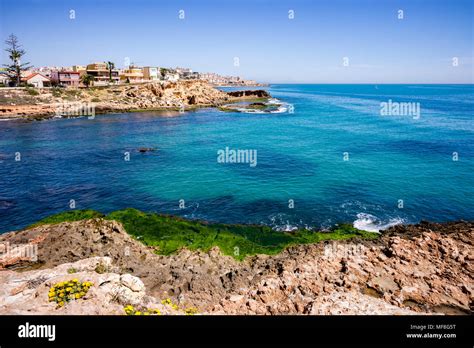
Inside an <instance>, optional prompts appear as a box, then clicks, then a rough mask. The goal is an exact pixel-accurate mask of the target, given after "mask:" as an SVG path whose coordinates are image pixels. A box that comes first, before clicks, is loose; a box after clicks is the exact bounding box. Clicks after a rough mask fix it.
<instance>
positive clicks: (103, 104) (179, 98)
mask: <svg viewBox="0 0 474 348" xmlns="http://www.w3.org/2000/svg"><path fill="white" fill-rule="evenodd" d="M249 97H253V98H256V97H269V94H268V93H267V92H266V91H263V90H257V91H241V92H239V91H237V92H229V93H225V92H222V91H220V90H218V89H216V88H214V87H212V86H211V85H210V84H208V83H207V82H204V81H201V80H183V81H178V82H169V81H166V82H164V81H161V82H150V83H144V84H136V85H127V84H125V85H119V86H108V87H96V88H81V89H67V88H66V89H63V88H56V89H40V90H38V95H29V94H28V91H27V90H25V89H13V90H10V89H9V90H0V101H1V102H0V118H24V119H43V118H51V117H54V116H60V115H63V116H67V117H76V116H89V114H88V113H87V112H84V110H82V109H81V108H83V107H86V108H90V107H92V106H93V107H94V113H95V114H103V113H110V112H129V111H136V110H185V109H188V108H191V107H204V106H218V105H222V104H223V103H226V102H227V103H228V102H230V101H233V100H236V99H239V98H249ZM86 111H87V110H86Z"/></svg>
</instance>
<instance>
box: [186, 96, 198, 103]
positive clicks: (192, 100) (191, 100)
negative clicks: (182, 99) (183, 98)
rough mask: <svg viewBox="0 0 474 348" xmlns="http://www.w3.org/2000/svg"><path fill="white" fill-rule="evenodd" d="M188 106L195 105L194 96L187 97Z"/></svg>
mask: <svg viewBox="0 0 474 348" xmlns="http://www.w3.org/2000/svg"><path fill="white" fill-rule="evenodd" d="M188 104H189V105H194V104H196V96H195V95H192V96H190V97H188Z"/></svg>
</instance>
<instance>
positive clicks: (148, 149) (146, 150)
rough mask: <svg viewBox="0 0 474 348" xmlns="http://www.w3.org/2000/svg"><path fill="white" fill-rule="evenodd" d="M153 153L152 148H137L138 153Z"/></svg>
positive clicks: (153, 149)
mask: <svg viewBox="0 0 474 348" xmlns="http://www.w3.org/2000/svg"><path fill="white" fill-rule="evenodd" d="M152 151H155V148H153V147H139V148H138V152H152Z"/></svg>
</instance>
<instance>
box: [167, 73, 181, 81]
mask: <svg viewBox="0 0 474 348" xmlns="http://www.w3.org/2000/svg"><path fill="white" fill-rule="evenodd" d="M165 80H166V81H171V82H176V81H178V80H179V74H178V73H170V72H167V73H166V74H165Z"/></svg>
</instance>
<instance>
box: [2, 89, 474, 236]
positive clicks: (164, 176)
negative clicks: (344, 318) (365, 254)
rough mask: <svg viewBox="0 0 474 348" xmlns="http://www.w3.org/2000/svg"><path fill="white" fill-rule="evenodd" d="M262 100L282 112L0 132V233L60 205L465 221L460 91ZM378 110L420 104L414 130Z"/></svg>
mask: <svg viewBox="0 0 474 348" xmlns="http://www.w3.org/2000/svg"><path fill="white" fill-rule="evenodd" d="M268 90H269V92H270V93H271V94H272V96H273V97H275V98H277V99H279V100H281V101H283V102H285V103H289V104H291V105H293V107H294V112H293V113H288V112H285V113H274V114H244V113H234V112H221V111H219V110H216V109H200V110H197V111H194V112H188V113H185V114H183V115H178V116H176V117H159V114H158V113H135V114H118V115H105V116H97V117H96V118H95V119H92V120H91V119H87V118H78V119H54V120H49V121H42V122H32V123H25V122H18V121H2V122H0V178H1V181H0V232H5V231H9V230H14V229H18V228H23V227H25V226H27V225H28V224H30V223H33V222H35V221H37V220H39V219H41V218H43V217H45V216H48V215H51V214H53V213H56V212H61V211H64V210H68V209H70V208H69V204H70V200H74V201H75V204H76V208H77V209H86V208H90V209H96V210H99V211H102V212H109V211H112V210H117V209H122V208H126V207H135V208H138V209H141V210H144V211H156V212H162V213H169V214H176V215H181V216H185V217H189V218H196V219H204V220H210V221H220V222H228V223H263V224H269V225H272V226H274V227H275V228H281V229H290V228H292V227H294V226H310V227H329V226H331V225H333V224H335V223H337V222H355V223H356V226H358V227H361V228H366V229H369V230H370V229H372V230H373V229H378V228H384V227H386V226H388V225H391V224H395V223H400V222H407V223H408V222H418V221H420V220H421V219H426V220H433V221H449V220H455V219H466V220H472V219H474V190H473V182H474V174H473V172H474V122H473V119H474V87H473V85H378V86H375V85H272V86H270V87H269V88H268ZM389 99H390V100H392V101H394V102H415V103H420V104H419V105H420V111H421V114H420V117H419V119H414V118H413V117H412V116H410V115H401V116H394V115H392V116H381V115H380V103H381V102H388V100H389ZM139 147H155V148H156V149H157V151H155V152H148V153H140V152H138V151H137V149H138V148H139ZM226 147H229V148H230V149H249V150H256V151H257V165H256V166H254V167H252V166H250V165H249V164H248V163H218V161H217V152H218V151H219V150H223V149H225V148H226ZM16 152H19V153H20V154H21V161H15V153H16ZM124 152H130V161H125V160H124ZM454 152H456V153H457V154H458V160H457V161H453V153H454ZM344 153H347V154H346V155H348V159H349V160H347V161H344ZM346 157H347V156H346ZM181 199H182V200H184V204H185V208H184V209H181V208H180V207H179V200H181ZM289 200H293V201H294V208H289ZM400 200H402V201H403V202H401V201H400ZM401 204H402V205H403V206H401Z"/></svg>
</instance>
